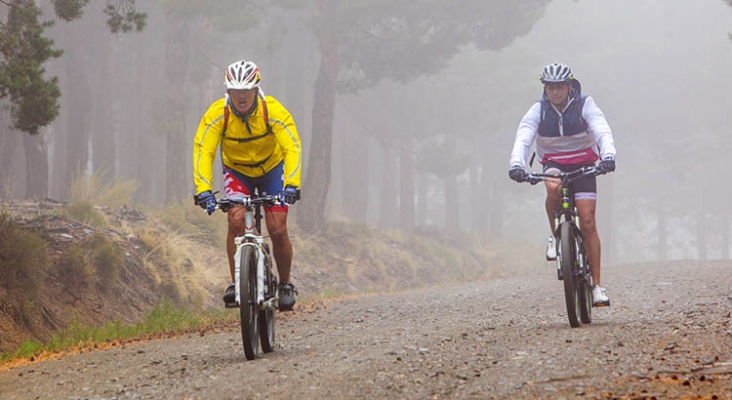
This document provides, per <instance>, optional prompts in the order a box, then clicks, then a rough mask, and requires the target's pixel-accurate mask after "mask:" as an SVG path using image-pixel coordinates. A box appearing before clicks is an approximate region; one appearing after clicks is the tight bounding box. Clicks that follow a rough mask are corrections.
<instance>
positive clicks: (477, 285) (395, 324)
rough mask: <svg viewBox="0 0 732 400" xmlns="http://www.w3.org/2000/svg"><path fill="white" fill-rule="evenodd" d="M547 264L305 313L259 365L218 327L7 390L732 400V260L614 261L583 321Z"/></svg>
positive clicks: (41, 374) (34, 377)
mask: <svg viewBox="0 0 732 400" xmlns="http://www.w3.org/2000/svg"><path fill="white" fill-rule="evenodd" d="M553 273H554V271H552V268H551V267H550V266H548V265H547V269H546V270H542V271H540V272H538V273H535V274H531V275H520V276H515V277H506V278H497V279H491V280H475V281H473V282H470V283H466V284H452V285H445V286H441V287H433V288H429V289H423V290H417V291H408V292H401V293H395V294H378V295H371V296H365V297H356V298H348V299H342V300H338V301H332V302H328V303H325V304H323V305H322V307H320V308H319V309H316V310H310V311H308V312H305V311H304V310H302V309H296V311H295V312H294V313H291V314H289V315H288V317H287V318H280V319H279V320H278V326H277V340H278V344H277V347H276V349H275V351H274V352H273V353H270V354H267V355H265V356H263V357H261V358H259V359H257V360H254V361H246V360H245V358H244V356H243V352H242V348H241V338H240V335H239V333H238V332H237V331H236V330H224V331H222V332H218V333H197V334H191V335H188V336H186V337H181V338H178V339H168V340H160V341H152V342H145V343H139V344H124V345H123V346H120V347H118V348H115V349H110V350H105V351H93V352H88V353H85V354H81V355H75V356H69V357H64V358H61V359H56V360H52V361H48V362H43V363H37V364H34V365H28V366H25V367H21V368H16V369H13V370H10V371H6V372H3V373H0V397H1V398H3V399H26V398H39V399H45V398H74V399H80V398H94V399H104V398H106V399H111V398H117V399H123V398H124V399H148V398H165V399H208V398H222V399H250V398H251V399H255V398H273V399H274V398H295V397H296V398H302V399H320V398H336V399H351V398H404V399H412V398H414V399H422V398H470V399H472V398H474V399H485V398H500V399H504V398H506V399H508V398H539V399H544V398H552V399H555V398H560V399H561V398H588V399H643V398H647V399H651V398H656V399H674V398H694V399H696V398H703V399H728V398H732V323H731V322H730V311H731V310H732V264H730V263H727V262H706V263H701V262H675V263H668V264H642V265H625V266H618V267H609V268H607V269H606V271H605V274H604V276H605V279H604V282H605V284H606V285H607V286H608V288H609V290H608V295H609V296H610V298H611V300H612V302H613V304H612V306H611V307H610V308H605V309H595V310H594V313H593V316H594V321H593V323H592V324H591V325H587V326H582V327H580V328H575V329H573V328H570V327H569V325H568V323H567V321H566V315H565V313H564V310H563V307H564V305H563V297H562V296H563V294H562V289H561V284H560V283H559V282H558V281H556V279H555V278H554V276H553ZM280 315H282V314H280Z"/></svg>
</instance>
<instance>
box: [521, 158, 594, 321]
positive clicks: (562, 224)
mask: <svg viewBox="0 0 732 400" xmlns="http://www.w3.org/2000/svg"><path fill="white" fill-rule="evenodd" d="M601 174H602V172H600V171H599V170H598V169H597V168H596V167H595V166H588V167H582V168H579V169H576V170H574V171H569V172H559V173H555V174H547V173H536V172H532V173H529V175H528V177H527V178H526V181H527V182H529V183H531V184H532V185H535V184H537V183H539V182H541V181H543V180H546V178H557V179H560V181H561V185H562V208H561V209H560V210H559V211H557V212H555V213H554V226H555V227H556V228H555V231H554V238H555V241H554V243H555V246H556V247H557V277H558V279H559V280H560V281H563V282H564V298H565V302H566V305H567V317H568V319H569V325H570V326H572V327H573V328H576V327H578V326H580V322H581V323H583V324H589V323H591V322H592V286H593V282H592V273H591V272H590V266H589V264H588V263H587V258H586V257H585V247H584V243H583V239H582V231H581V230H580V227H579V218H578V213H577V208H576V206H575V203H574V193H573V190H572V186H571V183H572V182H574V181H576V180H577V179H579V178H582V177H585V176H596V175H601Z"/></svg>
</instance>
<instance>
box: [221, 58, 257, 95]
mask: <svg viewBox="0 0 732 400" xmlns="http://www.w3.org/2000/svg"><path fill="white" fill-rule="evenodd" d="M259 80H260V76H259V68H257V64H255V63H253V62H251V61H247V60H241V61H237V62H235V63H233V64H231V65H229V67H228V68H226V74H225V75H224V85H226V88H227V89H254V88H256V87H259Z"/></svg>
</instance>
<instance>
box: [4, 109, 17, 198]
mask: <svg viewBox="0 0 732 400" xmlns="http://www.w3.org/2000/svg"><path fill="white" fill-rule="evenodd" d="M11 124H12V121H11V119H10V113H9V112H6V111H5V110H3V109H1V108H0V198H3V199H4V198H8V199H9V198H12V197H14V196H13V193H14V191H13V186H14V185H13V182H12V178H11V176H12V174H11V172H12V171H13V169H11V166H12V165H13V157H14V155H15V152H16V151H17V148H16V147H17V142H18V135H19V134H22V133H21V132H15V131H12V130H10V128H9V127H10V125H11Z"/></svg>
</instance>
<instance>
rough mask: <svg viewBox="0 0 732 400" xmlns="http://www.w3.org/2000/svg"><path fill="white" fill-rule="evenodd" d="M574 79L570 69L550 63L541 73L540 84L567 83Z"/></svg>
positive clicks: (567, 66) (560, 64) (564, 65)
mask: <svg viewBox="0 0 732 400" xmlns="http://www.w3.org/2000/svg"><path fill="white" fill-rule="evenodd" d="M572 79H574V76H572V68H569V65H567V64H562V63H552V64H549V65H547V66H546V67H544V70H543V71H541V83H547V82H569V81H571V80H572Z"/></svg>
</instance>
